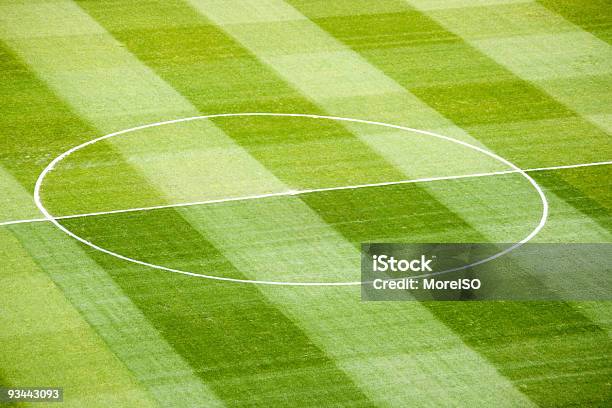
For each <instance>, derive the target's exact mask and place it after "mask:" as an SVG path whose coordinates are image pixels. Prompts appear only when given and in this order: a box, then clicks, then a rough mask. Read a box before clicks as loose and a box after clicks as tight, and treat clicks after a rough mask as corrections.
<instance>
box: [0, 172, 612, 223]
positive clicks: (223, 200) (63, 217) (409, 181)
mask: <svg viewBox="0 0 612 408" xmlns="http://www.w3.org/2000/svg"><path fill="white" fill-rule="evenodd" d="M610 164H612V161H602V162H592V163H579V164H567V165H563V166H552V167H536V168H532V169H523V171H524V172H526V173H530V172H535V171H549V170H562V169H575V168H580V167H592V166H605V165H610ZM518 172H519V171H518V170H502V171H493V172H489V173H472V174H461V175H456V176H440V177H426V178H419V179H407V180H398V181H386V182H381V183H371V184H356V185H352V186H338V187H325V188H315V189H308V190H290V191H281V192H278V193H268V194H257V195H249V196H241V197H230V198H220V199H215V200H205V201H193V202H188V203H177V204H164V205H153V206H149V207H134V208H124V209H119V210H110V211H98V212H90V213H82V214H71V215H60V216H57V217H54V218H55V219H56V220H66V219H71V218H83V217H95V216H99V215H109V214H121V213H129V212H139V211H150V210H161V209H164V208H177V207H192V206H197V205H206V204H217V203H227V202H232V201H246V200H256V199H263V198H269V197H283V196H295V195H301V194H310V193H319V192H324V191H337V190H354V189H359V188H370V187H382V186H393V185H397V184H412V183H427V182H432V181H441V180H457V179H466V178H475V177H488V176H497V175H503V174H512V173H518ZM49 221H50V220H49V219H48V218H30V219H23V220H11V221H4V222H0V226H4V225H15V224H26V223H31V222H49Z"/></svg>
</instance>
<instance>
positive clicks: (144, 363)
mask: <svg viewBox="0 0 612 408" xmlns="http://www.w3.org/2000/svg"><path fill="white" fill-rule="evenodd" d="M3 53H4V55H5V56H6V57H7V58H5V59H3V62H4V63H6V64H7V66H10V67H11V69H10V70H7V71H4V73H5V75H6V76H5V78H6V79H7V81H8V83H11V84H13V91H14V92H13V93H12V95H13V96H12V98H11V99H10V102H11V106H12V107H13V109H15V110H19V109H20V108H21V109H22V111H23V112H24V114H25V113H28V114H29V115H32V117H33V118H34V117H36V112H40V116H38V117H36V119H35V120H32V121H30V120H24V121H19V120H17V115H15V117H13V116H12V115H3V116H2V117H0V128H2V129H7V132H1V133H2V135H3V138H6V139H4V140H3V142H6V144H5V145H6V146H10V147H11V148H10V150H9V151H7V154H6V155H5V156H3V157H2V164H3V165H5V166H7V167H8V168H9V169H10V170H7V171H6V173H7V175H6V177H12V174H15V177H16V179H14V180H13V181H12V184H13V185H16V186H19V187H15V188H14V189H11V190H7V191H9V194H8V196H10V197H11V198H12V199H13V200H15V201H16V202H17V203H18V204H19V205H21V206H24V207H26V208H27V205H29V203H30V202H31V201H32V196H31V194H32V188H33V183H34V180H35V179H36V177H37V176H38V174H39V173H40V171H42V168H43V167H44V166H45V165H46V163H47V161H48V160H50V159H51V158H53V157H54V156H56V155H58V154H60V153H61V152H62V151H63V150H65V149H66V148H67V147H69V146H71V145H73V144H77V143H80V142H82V141H83V140H84V139H86V138H87V137H88V135H91V134H93V133H94V132H93V130H92V129H91V127H89V126H88V125H87V124H85V123H84V122H83V121H81V120H80V119H79V118H78V117H77V116H76V115H74V113H73V112H71V111H70V109H69V108H68V107H66V105H65V104H64V103H63V102H62V101H61V100H59V99H57V97H56V96H55V95H54V94H53V93H52V92H51V91H50V90H49V89H48V88H47V87H46V86H45V84H43V83H42V82H41V81H40V80H39V79H38V78H36V76H35V75H33V73H32V72H31V71H29V69H28V67H27V66H26V65H25V64H24V63H23V62H21V61H20V60H18V59H17V58H16V57H14V56H13V55H12V54H11V53H9V52H7V51H6V50H5V49H3ZM20 96H21V97H20ZM32 101H36V103H35V104H34V105H32ZM29 109H33V112H30V111H29ZM26 118H28V116H26ZM33 126H34V129H35V131H33V130H32V129H33V128H32V127H33ZM8 129H10V132H9V131H8ZM17 141H18V142H19V143H17ZM46 141H50V143H46ZM101 150H102V152H100V151H99V153H102V156H103V157H105V156H109V155H111V154H110V152H112V151H113V149H112V147H109V146H105V147H103V148H102V149H101ZM115 156H117V154H115ZM124 170H125V169H124ZM20 184H21V185H20ZM135 184H136V185H137V187H135V188H134V189H132V190H133V191H138V193H139V194H143V195H150V194H152V192H151V191H147V190H146V189H145V185H146V183H145V182H144V181H142V180H135ZM58 187H59V188H60V189H62V188H64V189H65V185H61V184H60V185H59V186H58ZM109 198H110V199H112V196H111V197H109ZM75 199H76V200H78V199H79V197H76V198H75ZM22 227H23V228H14V229H12V231H13V234H14V236H15V237H17V238H18V239H19V241H20V242H21V245H22V246H23V247H24V248H25V249H27V251H28V255H27V256H24V262H26V261H27V260H28V259H30V258H31V259H33V260H35V262H37V264H38V265H39V266H40V268H41V269H42V270H43V271H44V272H46V273H47V274H48V275H49V277H50V278H51V279H52V280H53V282H54V283H55V284H56V285H58V287H59V288H60V289H61V290H62V291H63V293H64V296H66V298H67V299H68V301H69V302H70V303H71V304H72V305H73V307H74V308H75V309H76V310H78V312H79V313H81V315H82V316H83V317H84V319H85V320H86V321H87V323H88V324H89V325H91V327H92V328H93V329H95V331H96V332H97V333H98V334H99V336H100V337H101V338H102V339H103V340H104V342H105V343H106V344H107V346H108V348H110V350H111V351H112V352H113V353H115V355H116V356H117V357H118V358H119V359H120V360H121V361H122V363H123V364H125V366H126V369H128V370H129V372H131V373H132V375H133V376H134V380H133V382H138V383H140V384H141V386H142V387H143V388H144V390H146V391H143V392H148V393H149V395H151V396H152V397H154V398H155V399H156V400H157V401H158V402H160V403H161V405H167V404H170V403H172V404H174V405H181V404H191V403H194V402H198V403H201V404H206V405H209V406H214V405H215V404H216V405H219V404H217V402H216V401H215V400H214V398H210V397H209V395H210V394H209V393H208V392H207V390H206V388H205V387H204V386H203V385H202V384H201V382H200V380H199V378H198V377H197V376H195V375H194V374H193V372H192V370H191V368H190V366H189V365H188V364H187V363H186V362H185V361H184V360H182V359H181V358H180V357H179V356H177V355H176V353H175V351H174V350H173V349H172V347H171V346H169V345H168V343H167V342H166V341H165V340H164V339H163V337H162V336H160V334H159V333H158V332H157V331H156V329H155V328H154V327H153V326H152V325H151V324H150V323H149V322H148V321H147V318H146V317H145V316H143V314H142V312H141V311H140V310H138V308H137V307H135V305H134V304H133V303H132V302H131V301H130V299H129V298H128V297H127V296H126V295H125V294H124V293H123V292H122V290H121V288H120V287H119V286H118V285H117V284H116V283H115V282H113V280H112V279H111V278H110V277H109V276H108V274H107V273H106V272H105V271H104V270H103V269H102V268H101V267H100V266H99V265H97V264H96V263H95V262H93V261H92V260H91V259H90V258H89V257H88V255H87V254H86V253H84V252H83V250H82V248H81V247H80V246H79V245H78V244H77V243H76V242H75V241H73V240H72V239H70V238H69V237H67V236H66V235H65V234H63V233H62V232H60V231H58V230H57V229H55V228H48V227H49V226H39V227H33V228H28V227H26V226H22ZM7 254H8V253H7ZM75 268H76V269H77V271H74V269H75ZM18 271H19V268H17V272H18ZM67 271H72V272H70V273H67ZM43 345H44V344H43ZM21 363H23V361H22V362H21ZM99 364H102V365H104V363H103V362H100V363H99ZM51 367H52V366H51ZM96 367H97V365H93V367H92V369H96ZM28 368H30V366H29V365H27V364H23V369H28ZM92 398H94V396H92ZM100 402H101V401H100ZM92 403H93V399H92Z"/></svg>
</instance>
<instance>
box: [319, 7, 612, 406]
mask: <svg viewBox="0 0 612 408" xmlns="http://www.w3.org/2000/svg"><path fill="white" fill-rule="evenodd" d="M409 17H414V18H416V19H417V21H420V22H421V24H415V25H414V26H412V25H410V24H409V21H410V20H409ZM402 19H404V20H405V24H403V25H401V24H399V22H400V21H402ZM332 20H333V21H332ZM342 20H344V21H342ZM393 20H396V21H397V24H393ZM422 20H423V19H420V20H419V16H418V15H416V16H415V15H414V14H410V13H409V12H406V13H404V14H403V15H399V16H398V15H392V16H389V15H379V14H375V15H370V16H368V15H365V14H364V15H360V16H345V17H342V18H340V17H336V18H334V19H328V20H325V21H323V22H321V21H320V20H317V21H318V22H320V23H321V24H324V27H325V28H326V29H327V30H329V31H330V32H337V30H341V31H340V33H339V34H338V35H341V36H342V38H343V39H345V41H349V40H350V39H353V40H354V41H353V42H352V44H354V45H353V46H354V47H357V48H358V47H359V45H358V44H361V43H363V42H365V43H366V44H368V45H367V46H366V47H364V48H365V49H363V50H362V49H360V52H361V53H362V54H363V55H367V51H370V50H371V49H372V42H373V40H374V39H378V40H379V41H380V42H381V43H382V45H381V47H384V44H386V43H387V42H389V43H390V44H389V46H391V47H393V46H395V45H396V42H397V38H405V39H406V40H407V41H409V42H413V41H415V39H414V33H411V32H410V30H411V27H415V26H416V27H419V29H423V30H424V31H423V32H422V34H423V37H422V38H423V39H425V38H428V39H429V38H431V33H432V32H440V38H441V41H453V36H452V34H451V35H449V34H448V33H445V31H444V30H443V29H441V28H440V27H439V26H436V24H435V23H431V22H428V21H427V19H425V21H424V22H423V21H422ZM377 22H378V24H377ZM425 24H429V27H428V26H427V25H425ZM366 27H367V29H366ZM425 27H427V28H428V29H426V28H425ZM377 28H378V29H379V30H377ZM335 30H336V31H335ZM351 30H353V31H351ZM397 30H400V31H403V30H406V31H408V33H407V35H406V36H405V37H404V36H401V35H400V34H401V33H398V32H396V31H397ZM390 31H391V32H392V33H393V35H391V32H390ZM394 31H395V32H394ZM410 34H413V35H412V36H410ZM417 34H418V33H417ZM425 34H427V35H425ZM367 36H370V37H371V38H372V40H370V42H368V41H367V40H365V41H364V37H367ZM417 39H418V37H417ZM414 48H416V47H413V49H414ZM358 49H359V48H358ZM376 51H378V50H375V51H373V52H376ZM401 51H402V50H401V49H396V48H393V54H394V58H393V59H392V60H386V61H385V60H384V59H382V58H379V60H378V61H382V62H379V65H378V64H377V66H381V67H382V68H387V67H389V68H390V69H391V70H392V68H391V67H392V65H391V64H392V62H393V61H398V60H399V61H412V60H413V59H414V55H413V56H412V58H413V59H412V60H411V59H410V57H411V56H410V55H409V54H407V53H406V55H405V56H403V55H402V52H401ZM468 51H469V49H468ZM406 52H407V51H406ZM476 57H478V55H477V53H476ZM466 59H467V58H466ZM481 59H482V58H481ZM383 63H385V64H388V65H386V66H385V65H383ZM430 64H431V62H430ZM432 65H434V64H432ZM459 65H460V64H457V66H459ZM491 68H496V66H495V64H491ZM498 71H500V70H499V69H498ZM392 72H393V71H392ZM395 72H397V73H400V72H401V71H400V70H397V71H395ZM494 72H495V71H494ZM499 74H500V75H502V77H503V76H504V74H505V76H506V77H508V75H510V76H511V74H510V73H508V72H507V71H506V72H504V70H503V69H501V72H500V73H499ZM406 78H409V77H408V76H406ZM412 79H414V78H412ZM446 86H447V89H448V87H449V85H446ZM440 88H442V87H440ZM515 88H516V89H517V91H519V92H520V90H521V89H520V87H516V86H515ZM528 89H529V88H528ZM466 92H467V91H466ZM425 93H426V92H423V94H425ZM465 95H468V94H467V93H466V94H465ZM508 95H510V93H508ZM428 98H429V99H428V100H433V98H434V97H433V96H431V95H429V96H428ZM542 99H544V102H545V103H546V105H547V106H549V107H551V108H552V107H554V106H555V103H554V102H550V101H547V100H546V98H540V100H542ZM443 101H445V102H446V103H443V102H441V101H437V105H436V107H438V105H439V106H440V107H442V108H443V109H440V110H441V111H442V112H443V113H444V114H445V115H447V116H449V117H451V118H453V119H454V120H458V121H459V123H462V122H461V120H462V119H463V120H464V121H465V120H466V119H465V118H466V116H465V115H463V116H462V115H461V114H459V113H457V112H454V111H453V109H452V107H453V105H452V104H450V103H449V102H450V101H451V99H450V97H449V98H447V99H443ZM546 105H545V106H544V107H546ZM471 112H473V113H472V117H479V118H480V119H479V120H491V118H490V117H489V116H488V115H487V112H486V111H483V112H479V111H477V110H476V108H474V109H473V110H472V111H470V113H471ZM562 112H567V111H564V110H563V109H561V110H560V113H562ZM545 113H546V111H544V113H543V115H544V116H546V115H545ZM478 115H479V116H478ZM492 117H493V118H495V116H492ZM467 118H468V120H469V119H471V118H470V117H469V116H467ZM498 120H499V119H498ZM470 130H471V128H470ZM471 133H472V134H475V135H478V134H477V133H474V132H471ZM486 141H487V144H490V142H489V140H486ZM497 150H498V151H499V149H497ZM555 204H557V203H555ZM561 204H563V202H562V201H561ZM564 207H565V208H564ZM553 208H556V209H557V210H562V211H563V210H565V209H567V205H565V206H563V205H562V206H558V205H554V206H553ZM570 213H571V211H570ZM582 218H583V219H584V218H585V217H582ZM587 219H588V218H587ZM564 221H567V219H565V220H564ZM557 225H561V223H558V224H557ZM587 225H588V223H587ZM587 225H584V223H582V224H581V227H582V228H580V229H578V231H580V232H581V237H582V239H584V238H585V237H590V238H591V239H592V238H593V236H600V237H601V238H604V239H605V237H606V235H605V234H604V235H601V233H599V232H597V231H598V228H597V227H596V226H595V227H592V226H591V228H588V227H587ZM585 227H586V228H585ZM566 231H567V232H571V231H568V230H566ZM573 231H576V229H574V230H573ZM583 232H584V235H583ZM565 235H567V233H566V234H565ZM552 236H553V237H554V235H552ZM568 237H569V236H568ZM587 239H588V238H587ZM473 308H474V309H473V310H472V311H471V314H470V317H471V318H472V319H474V320H477V318H478V316H479V309H478V307H477V306H473ZM566 308H567V307H566ZM568 313H571V314H574V313H573V312H572V311H571V309H570V310H569V311H568ZM437 315H438V316H439V318H441V319H442V320H443V321H445V320H444V319H447V318H449V317H445V315H444V313H440V314H437ZM517 315H518V316H520V315H521V314H520V313H518V314H517ZM578 316H579V315H578ZM551 317H552V319H553V321H555V320H558V322H559V323H561V322H562V320H563V318H562V317H556V316H554V315H551ZM519 320H520V319H519ZM517 324H519V322H517ZM602 324H603V325H606V321H605V320H604V321H602ZM566 347H567V348H570V349H571V347H573V346H572V341H570V340H568V344H567V345H566ZM477 349H478V350H483V352H484V353H485V355H487V356H490V359H491V361H494V362H496V363H499V362H500V361H499V360H497V359H495V358H493V356H491V355H490V354H489V353H488V352H487V351H486V347H483V348H480V347H477ZM551 351H553V350H551ZM574 353H575V354H576V358H580V352H576V351H574ZM520 358H521V357H519V360H520ZM542 361H543V362H544V361H545V359H543V360H542ZM500 367H501V369H502V372H504V373H508V374H509V375H511V376H513V373H511V372H510V371H508V370H507V367H506V368H504V367H503V366H501V365H500ZM569 367H570V366H569V365H568V366H567V367H566V369H567V368H569ZM513 378H516V377H513ZM549 385H550V384H549ZM583 385H584V386H585V387H586V386H587V384H586V383H585V384H583ZM556 386H559V385H556ZM559 389H562V386H559ZM600 391H601V390H598V392H600ZM529 395H530V396H532V397H533V398H535V399H536V400H540V399H543V400H545V399H547V398H551V397H552V396H553V394H548V393H547V392H546V391H545V387H543V388H542V389H540V390H533V393H529ZM595 398H597V395H595Z"/></svg>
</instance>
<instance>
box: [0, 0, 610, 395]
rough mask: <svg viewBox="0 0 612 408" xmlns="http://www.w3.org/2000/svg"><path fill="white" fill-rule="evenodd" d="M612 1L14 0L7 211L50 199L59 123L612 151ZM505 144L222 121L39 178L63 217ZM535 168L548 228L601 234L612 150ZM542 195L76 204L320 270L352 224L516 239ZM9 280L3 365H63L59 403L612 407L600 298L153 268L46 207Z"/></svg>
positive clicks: (149, 237) (277, 264)
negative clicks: (378, 290)
mask: <svg viewBox="0 0 612 408" xmlns="http://www.w3.org/2000/svg"><path fill="white" fill-rule="evenodd" d="M606 6H607V5H606V4H605V2H589V4H588V5H585V4H582V3H581V2H555V1H541V2H503V1H502V2H499V1H483V2H479V4H474V5H472V6H469V5H468V2H465V1H461V0H457V1H452V2H449V3H444V2H435V1H425V0H414V1H407V2H403V1H394V0H393V1H392V0H388V1H387V0H385V1H377V2H364V1H357V2H354V1H336V2H332V4H329V2H323V1H302V0H291V1H286V2H283V1H278V0H272V1H269V2H265V4H264V2H248V3H247V2H242V1H224V2H212V1H206V0H190V1H179V0H173V1H153V0H147V1H139V2H122V1H87V0H83V1H68V0H57V1H38V2H31V3H21V2H16V1H9V0H6V1H0V16H3V17H0V45H1V47H0V82H1V83H2V84H3V86H2V87H0V145H1V146H2V149H0V188H2V191H3V192H2V195H3V197H0V204H1V206H0V222H2V221H10V220H17V219H30V218H37V217H40V215H39V213H38V211H37V208H36V206H35V205H34V203H33V201H32V198H31V195H32V192H33V188H34V183H35V181H36V179H37V177H38V175H39V173H40V172H41V171H42V170H43V168H44V167H45V166H46V165H47V164H48V163H49V161H50V160H52V159H53V158H54V157H56V156H57V155H59V154H60V153H62V152H63V151H65V150H67V149H68V148H70V147H72V146H75V145H77V144H79V143H83V142H85V141H87V140H90V139H93V138H95V137H98V136H101V135H104V134H107V133H109V132H111V131H116V130H120V129H125V128H128V127H132V126H137V125H141V124H145V123H152V122H157V121H161V120H168V119H175V118H178V117H186V116H194V115H199V114H201V115H205V114H215V113H228V112H234V113H239V112H295V113H311V114H319V115H332V116H333V115H336V116H344V117H353V118H361V119H369V120H375V121H382V122H387V123H394V124H398V125H404V126H409V127H415V128H420V129H426V130H432V131H434V132H439V133H441V134H444V135H449V136H452V137H455V138H457V139H460V140H463V141H467V142H468V143H471V144H474V145H478V146H484V147H485V148H487V149H490V150H491V151H493V152H495V153H497V154H499V155H501V156H503V157H505V158H507V159H509V160H511V161H513V162H514V163H516V164H517V165H519V166H521V167H524V168H534V167H546V166H559V165H566V164H575V163H587V162H596V161H607V160H610V159H611V154H612V143H610V136H611V134H610V130H611V129H612V122H611V121H610V118H612V107H611V106H610V104H609V97H608V94H609V88H610V86H611V82H610V75H611V74H612V54H611V51H610V45H609V40H610V34H609V31H610V30H609V26H610V24H611V22H610V19H609V18H608V17H609V11H608V8H609V7H606ZM492 16H493V17H494V18H493V17H492ZM492 21H494V22H495V24H492ZM607 90H608V91H607ZM500 169H506V167H505V166H502V165H500V163H498V162H495V161H494V160H491V159H490V158H487V157H485V156H484V155H482V154H480V153H477V152H474V151H471V150H468V149H465V148H463V147H461V146H458V145H454V144H452V143H450V142H445V141H440V140H436V139H432V138H430V137H425V136H423V135H415V134H411V133H408V132H403V131H396V130H391V129H385V128H381V127H377V126H372V125H363V124H360V125H358V124H353V123H342V122H337V121H329V120H315V119H308V118H279V117H235V118H215V119H212V120H202V121H195V122H189V123H181V124H175V125H168V126H163V127H156V128H151V129H147V130H143V131H139V132H134V133H130V134H127V135H122V136H120V137H118V138H115V139H111V140H107V141H104V142H100V143H98V144H95V145H93V146H89V147H87V148H86V149H83V150H81V151H79V152H76V153H74V154H73V155H71V156H70V157H68V158H66V159H65V160H64V161H62V162H61V163H60V164H59V165H58V166H57V168H56V169H55V170H54V171H53V172H51V173H50V174H49V176H48V177H47V179H46V180H45V182H44V184H43V188H42V199H43V201H44V203H45V205H46V206H48V208H49V209H50V211H51V212H52V213H53V214H56V215H68V214H78V213H86V212H93V211H109V210H114V209H123V208H134V207H142V206H154V205H161V204H176V203H184V202H190V201H201V200H210V199H222V198H229V197H239V196H245V195H252V194H265V193H273V192H279V191H285V190H288V189H311V188H320V187H334V186H345V185H355V184H363V183H376V182H384V181H397V180H404V179H411V178H420V177H435V176H441V175H457V174H469V173H475V172H489V171H497V170H500ZM532 176H533V177H534V178H535V179H536V181H537V182H538V183H539V184H540V185H541V186H542V188H543V189H544V191H545V193H546V196H547V198H548V200H549V203H550V217H549V220H548V222H547V224H546V226H545V228H544V229H543V230H542V231H541V232H540V234H539V235H538V236H537V237H536V240H537V241H539V242H567V243H572V242H610V241H611V240H612V216H611V210H612V201H611V198H610V186H611V180H610V176H609V166H598V167H585V168H576V169H564V170H550V171H545V172H534V173H532ZM540 212H541V207H540V201H539V199H538V196H537V195H536V193H535V191H534V190H533V188H532V187H531V186H530V185H529V184H528V183H527V182H526V181H525V180H524V179H523V178H522V177H521V176H520V175H517V174H510V175H504V176H491V177H482V178H467V179H461V180H441V181H435V182H427V183H417V184H402V185H392V186H385V187H375V188H362V189H354V190H339V191H327V192H318V193H309V194H303V195H299V196H290V197H287V196H285V197H269V198H265V199H257V200H247V201H234V202H223V203H217V204H210V205H198V206H190V207H179V208H166V209H159V210H153V211H135V212H129V213H122V214H108V215H100V216H93V217H78V218H73V219H69V220H63V221H62V224H63V225H65V226H66V227H67V228H69V229H70V230H72V231H74V232H76V233H78V234H79V235H81V236H82V237H84V238H86V239H88V240H91V241H92V242H93V243H95V244H97V245H100V246H102V247H104V248H107V249H109V250H112V251H116V252H118V253H120V254H123V255H126V256H129V257H132V258H135V259H138V260H142V261H146V262H151V263H155V264H159V265H163V266H166V267H172V268H178V269H182V270H187V271H191V272H195V273H203V274H210V275H215V276H220V277H230V278H236V279H256V280H274V281H301V282H304V281H311V282H312V281H327V282H330V281H355V280H358V279H359V260H360V257H359V247H360V244H361V243H363V242H374V241H375V242H412V243H422V242H516V241H518V240H520V239H521V238H522V237H524V236H525V235H527V234H528V233H529V231H531V229H533V227H534V226H535V225H536V224H537V221H538V220H539V216H540ZM563 272H566V271H560V273H563ZM0 280H1V281H2V288H3V289H2V296H0V310H1V311H2V312H1V313H0V327H2V330H0V348H1V349H2V350H3V351H5V350H6V351H7V352H4V353H0V385H1V386H4V385H7V386H47V385H49V386H62V387H64V388H65V402H64V404H65V405H67V406H92V407H93V406H105V407H106V406H185V407H187V406H236V407H242V406H260V407H268V406H274V407H281V406H287V407H293V406H312V407H323V406H330V407H331V406H397V407H404V406H447V405H452V406H530V405H541V406H606V405H609V404H610V395H611V386H610V380H609V378H610V375H611V374H612V366H611V365H610V361H611V359H610V355H611V353H612V350H610V346H611V343H610V331H611V329H612V324H611V322H612V307H610V303H609V302H572V301H558V302H463V303H462V302H422V303H421V302H361V301H360V296H359V288H357V287H287V286H269V285H251V284H239V283H230V282H223V281H214V280H207V279H201V278H196V277H190V276H185V275H179V274H175V273H170V272H165V271H161V270H157V269H153V268H148V267H145V266H142V265H137V264H134V263H130V262H126V261H123V260H120V259H117V258H114V257H112V256H109V255H108V254H104V253H102V252H99V251H96V250H94V249H92V248H90V247H87V246H85V245H82V244H80V243H78V242H77V241H75V240H73V239H72V238H70V237H69V236H67V235H65V234H63V233H62V232H61V231H59V230H58V229H57V228H55V227H54V226H53V225H51V224H50V223H47V222H38V223H23V224H16V225H12V226H0ZM539 284H541V285H543V284H542V283H541V282H540V283H539ZM560 284H561V285H566V289H568V287H571V285H572V283H571V282H569V281H568V280H563V282H561V283H560ZM541 290H542V291H545V290H547V288H546V287H544V286H542V288H541ZM32 405H34V404H32Z"/></svg>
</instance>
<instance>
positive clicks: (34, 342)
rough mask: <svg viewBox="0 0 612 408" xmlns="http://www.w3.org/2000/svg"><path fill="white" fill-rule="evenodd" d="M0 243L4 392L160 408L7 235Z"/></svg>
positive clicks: (0, 339) (0, 342)
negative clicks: (28, 390) (55, 391)
mask: <svg viewBox="0 0 612 408" xmlns="http://www.w3.org/2000/svg"><path fill="white" fill-rule="evenodd" d="M0 243H1V245H0V246H1V247H2V250H1V251H0V262H1V263H2V273H1V274H0V283H1V285H2V290H3V293H2V296H1V297H0V309H1V310H2V313H1V314H0V325H1V326H2V332H1V333H0V347H1V348H2V353H0V373H1V376H2V379H3V380H5V382H2V386H4V387H8V386H11V385H12V386H15V387H24V386H26V384H28V386H29V384H32V386H33V384H47V386H55V387H63V388H64V390H65V396H64V404H65V405H66V406H69V407H82V406H91V407H107V406H109V407H112V406H117V407H122V406H125V404H129V405H130V406H134V407H153V406H156V404H155V402H154V401H153V400H152V399H151V397H150V395H148V393H147V391H146V390H145V389H143V388H142V386H141V385H140V384H139V383H138V381H137V379H136V378H135V376H134V375H133V373H132V372H131V371H130V370H129V369H128V368H127V367H126V366H125V365H124V364H123V363H122V362H121V361H119V360H118V359H117V357H116V356H115V355H114V354H113V353H112V352H111V351H110V350H109V349H108V347H107V345H106V344H104V342H103V341H102V339H101V338H100V337H99V336H98V334H97V333H96V332H95V331H94V330H93V329H92V328H91V327H90V326H89V325H88V324H87V322H86V321H85V319H84V318H83V316H81V315H80V314H79V312H78V311H77V310H76V309H75V307H74V305H72V304H71V303H70V302H69V301H68V300H67V299H66V297H65V295H64V293H62V291H61V290H60V289H58V287H57V286H56V284H55V283H54V282H53V281H52V280H51V279H50V278H49V276H48V275H47V274H46V272H45V270H44V269H42V268H41V267H40V266H39V265H38V264H37V263H36V262H35V261H34V260H33V259H32V258H31V255H30V254H29V253H28V252H27V251H26V250H25V249H24V248H23V246H22V244H21V243H20V242H19V240H18V239H17V238H16V237H15V236H14V235H13V233H12V232H11V231H10V230H9V229H6V228H5V229H3V230H2V231H0ZM75 372H78V375H74V373H75ZM93 378H95V379H96V381H92V379H93Z"/></svg>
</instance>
